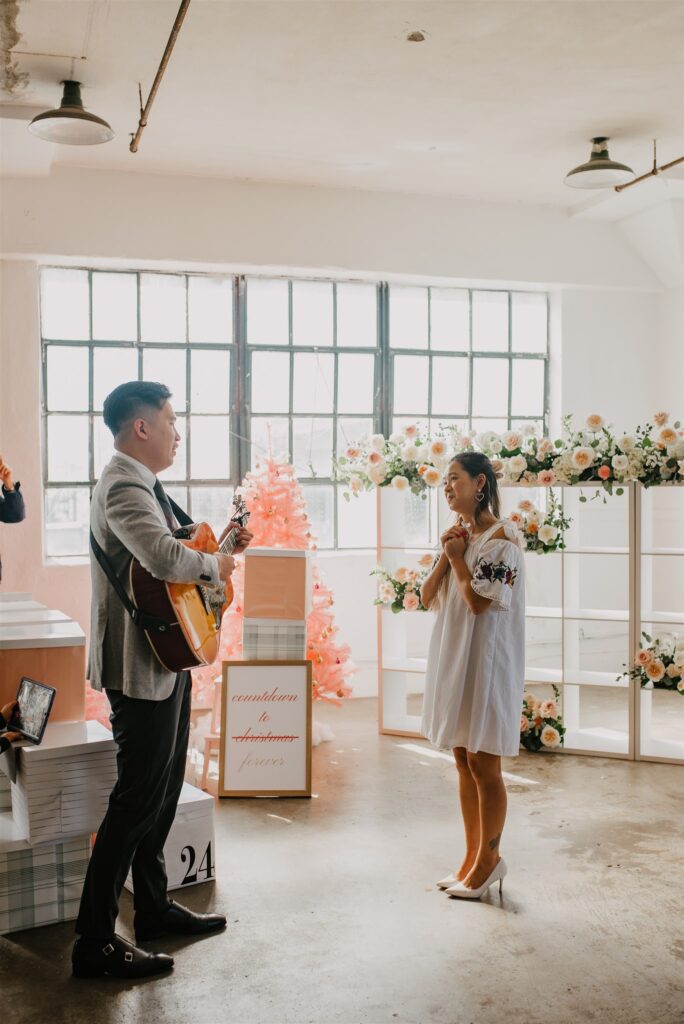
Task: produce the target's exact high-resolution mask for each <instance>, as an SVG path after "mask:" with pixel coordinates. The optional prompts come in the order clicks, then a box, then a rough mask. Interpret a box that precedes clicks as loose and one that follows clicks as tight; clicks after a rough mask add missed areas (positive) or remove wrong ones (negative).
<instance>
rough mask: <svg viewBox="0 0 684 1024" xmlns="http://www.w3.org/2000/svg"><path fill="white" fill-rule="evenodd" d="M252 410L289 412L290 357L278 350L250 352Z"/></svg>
mask: <svg viewBox="0 0 684 1024" xmlns="http://www.w3.org/2000/svg"><path fill="white" fill-rule="evenodd" d="M250 404H251V407H252V412H289V410H290V357H289V355H286V354H285V353H282V354H281V353H280V352H254V353H252V372H251V401H250Z"/></svg>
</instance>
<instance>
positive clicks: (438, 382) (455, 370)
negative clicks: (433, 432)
mask: <svg viewBox="0 0 684 1024" xmlns="http://www.w3.org/2000/svg"><path fill="white" fill-rule="evenodd" d="M440 413H442V414H443V415H445V416H452V417H453V416H467V415H468V360H467V359H465V358H460V357H458V356H454V357H452V358H449V357H448V356H435V357H434V359H433V360H432V415H433V416H438V415H439V414H440Z"/></svg>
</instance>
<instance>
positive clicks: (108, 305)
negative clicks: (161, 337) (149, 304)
mask: <svg viewBox="0 0 684 1024" xmlns="http://www.w3.org/2000/svg"><path fill="white" fill-rule="evenodd" d="M93 338H96V339H97V340H98V341H136V340H137V338H138V280H137V276H136V275H135V274H98V273H93Z"/></svg>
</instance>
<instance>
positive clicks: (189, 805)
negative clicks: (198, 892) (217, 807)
mask: <svg viewBox="0 0 684 1024" xmlns="http://www.w3.org/2000/svg"><path fill="white" fill-rule="evenodd" d="M215 857H216V844H215V841H214V798H213V797H212V796H210V795H209V794H208V793H205V792H204V791H203V790H201V789H197V788H196V787H195V786H191V785H190V784H189V783H188V782H185V783H183V789H182V790H181V795H180V799H179V801H178V809H177V811H176V818H175V821H174V823H173V825H172V826H171V831H170V832H169V835H168V838H167V840H166V843H165V844H164V861H165V863H166V874H167V877H168V889H169V890H171V889H185V888H187V886H189V885H198V884H199V883H200V882H210V881H212V880H213V879H214V878H215V876H216V860H215ZM125 885H126V888H127V889H128V891H129V892H133V879H132V877H131V875H130V874H129V876H128V878H127V879H126V883H125Z"/></svg>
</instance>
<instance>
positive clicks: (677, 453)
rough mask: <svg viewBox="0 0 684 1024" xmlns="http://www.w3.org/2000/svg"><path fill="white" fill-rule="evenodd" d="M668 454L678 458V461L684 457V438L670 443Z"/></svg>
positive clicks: (672, 457)
mask: <svg viewBox="0 0 684 1024" xmlns="http://www.w3.org/2000/svg"><path fill="white" fill-rule="evenodd" d="M667 454H668V455H669V457H670V458H671V459H677V461H678V462H679V460H680V459H684V438H682V439H681V440H679V441H677V442H676V443H675V444H672V445H670V447H669V448H668V449H667Z"/></svg>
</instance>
